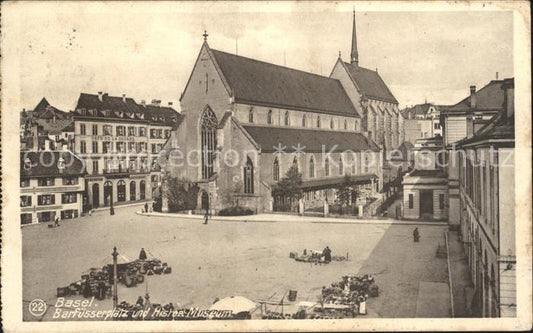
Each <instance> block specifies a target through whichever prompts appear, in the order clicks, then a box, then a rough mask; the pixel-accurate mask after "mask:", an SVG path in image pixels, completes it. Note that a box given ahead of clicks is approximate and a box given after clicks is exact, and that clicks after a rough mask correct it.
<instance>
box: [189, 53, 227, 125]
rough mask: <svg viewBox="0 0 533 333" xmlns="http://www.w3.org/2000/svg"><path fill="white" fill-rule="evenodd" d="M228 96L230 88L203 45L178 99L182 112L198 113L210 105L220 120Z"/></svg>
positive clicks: (225, 107) (225, 108)
mask: <svg viewBox="0 0 533 333" xmlns="http://www.w3.org/2000/svg"><path fill="white" fill-rule="evenodd" d="M230 96H231V90H230V87H229V85H228V84H227V82H226V80H225V78H224V76H223V75H222V73H221V72H220V69H219V68H218V65H217V64H216V61H215V59H214V57H213V55H212V54H211V50H210V49H209V45H208V44H207V43H204V44H203V46H202V48H201V50H200V53H199V54H198V58H197V59H196V63H195V64H194V67H193V70H192V72H191V75H190V77H189V81H188V82H187V85H186V86H185V89H184V90H183V93H182V95H181V98H180V103H181V109H182V112H184V113H190V112H191V111H192V112H193V113H199V112H200V111H201V110H203V108H204V107H205V105H210V106H211V108H212V109H213V111H214V112H215V113H216V115H217V117H218V118H222V116H223V113H224V112H225V111H226V110H227V109H228V106H229V105H230V104H231V100H230Z"/></svg>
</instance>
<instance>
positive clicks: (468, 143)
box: [457, 137, 515, 149]
mask: <svg viewBox="0 0 533 333" xmlns="http://www.w3.org/2000/svg"><path fill="white" fill-rule="evenodd" d="M490 145H512V147H514V145H515V138H501V139H495V138H484V139H477V140H476V138H475V137H474V138H471V139H468V140H465V141H464V142H463V143H461V142H458V143H457V147H458V148H459V149H463V148H470V147H476V146H490Z"/></svg>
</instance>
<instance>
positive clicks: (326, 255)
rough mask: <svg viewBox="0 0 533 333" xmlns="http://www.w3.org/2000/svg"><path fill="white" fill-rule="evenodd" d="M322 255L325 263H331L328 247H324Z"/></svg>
mask: <svg viewBox="0 0 533 333" xmlns="http://www.w3.org/2000/svg"><path fill="white" fill-rule="evenodd" d="M322 254H323V255H324V261H325V262H326V263H329V262H331V250H330V249H329V246H326V248H325V249H324V251H323V252H322Z"/></svg>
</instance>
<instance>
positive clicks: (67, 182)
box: [20, 151, 85, 225]
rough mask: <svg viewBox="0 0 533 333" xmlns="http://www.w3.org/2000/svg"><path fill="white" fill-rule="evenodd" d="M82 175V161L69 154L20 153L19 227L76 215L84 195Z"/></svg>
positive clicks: (83, 168) (83, 171)
mask: <svg viewBox="0 0 533 333" xmlns="http://www.w3.org/2000/svg"><path fill="white" fill-rule="evenodd" d="M84 176H85V164H84V161H83V160H82V159H80V158H79V157H77V156H75V155H74V154H72V153H71V152H69V151H26V152H21V153H20V221H21V224H22V225H27V224H35V223H39V222H52V221H54V220H55V218H56V217H58V218H59V219H60V220H63V219H69V218H75V217H78V216H80V215H81V213H82V204H83V193H84V192H85V182H84Z"/></svg>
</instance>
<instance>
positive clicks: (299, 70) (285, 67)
mask: <svg viewBox="0 0 533 333" xmlns="http://www.w3.org/2000/svg"><path fill="white" fill-rule="evenodd" d="M213 51H217V52H220V53H225V54H228V55H231V56H234V57H239V58H244V59H247V60H251V61H255V62H260V63H263V64H266V65H271V66H276V67H280V68H284V69H288V70H291V71H296V72H300V73H304V74H308V75H314V76H318V77H320V78H323V79H328V80H334V81H339V80H337V79H334V78H331V77H329V76H325V75H320V74H316V73H312V72H306V71H304V70H301V69H296V68H292V67H287V66H282V65H277V64H274V63H272V62H267V61H264V60H258V59H254V58H249V57H245V56H241V55H236V54H233V53H229V52H226V51H221V50H217V49H213Z"/></svg>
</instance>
